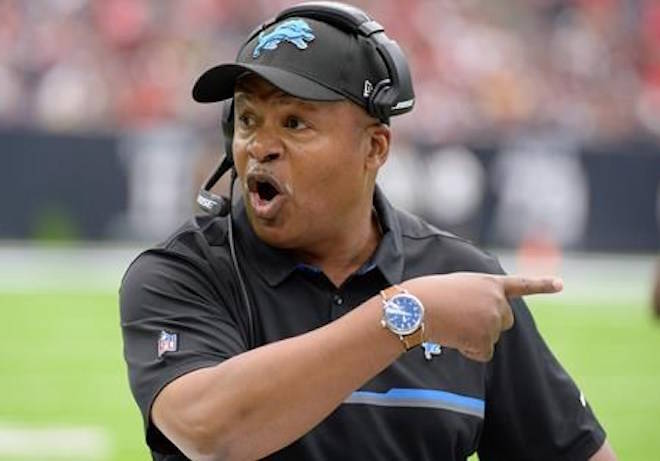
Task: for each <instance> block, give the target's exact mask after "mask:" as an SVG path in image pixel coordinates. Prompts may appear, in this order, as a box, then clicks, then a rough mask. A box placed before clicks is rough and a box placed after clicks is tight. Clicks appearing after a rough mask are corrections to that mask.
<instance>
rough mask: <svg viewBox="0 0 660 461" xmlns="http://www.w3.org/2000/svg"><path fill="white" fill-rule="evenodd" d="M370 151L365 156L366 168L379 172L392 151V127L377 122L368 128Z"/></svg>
mask: <svg viewBox="0 0 660 461" xmlns="http://www.w3.org/2000/svg"><path fill="white" fill-rule="evenodd" d="M366 131H367V138H368V143H369V144H368V152H367V156H366V157H365V168H366V169H367V170H373V172H374V173H375V172H377V171H378V170H379V169H380V167H381V166H383V165H384V164H385V162H386V161H387V157H388V155H389V153H390V127H389V126H387V125H386V124H384V123H380V122H376V123H374V124H373V125H370V126H368V127H367V128H366Z"/></svg>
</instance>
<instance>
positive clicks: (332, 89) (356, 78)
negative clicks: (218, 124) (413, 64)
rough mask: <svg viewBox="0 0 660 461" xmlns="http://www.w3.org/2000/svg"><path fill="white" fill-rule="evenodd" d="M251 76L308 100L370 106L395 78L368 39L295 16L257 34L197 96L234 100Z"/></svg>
mask: <svg viewBox="0 0 660 461" xmlns="http://www.w3.org/2000/svg"><path fill="white" fill-rule="evenodd" d="M250 72H251V73H254V74H257V75H259V76H260V77H262V78H264V79H265V80H267V81H268V82H270V83H271V84H273V85H274V86H276V87H278V88H279V89H281V90H282V91H284V92H285V93H288V94H291V95H293V96H296V97H299V98H302V99H311V100H319V101H339V100H344V99H348V100H350V101H353V102H354V103H356V104H358V105H359V106H362V107H365V108H366V107H367V101H368V97H369V94H370V93H371V91H372V90H373V88H374V86H375V85H376V84H377V83H378V82H380V81H382V80H385V79H387V78H389V77H388V71H387V67H386V65H385V63H384V61H383V59H382V57H381V56H380V55H379V53H378V50H377V49H376V45H375V44H374V43H373V42H372V41H371V40H369V39H368V38H366V37H364V36H362V35H360V34H357V33H351V32H347V31H345V30H343V29H339V28H337V27H335V26H333V25H330V24H328V23H325V22H321V21H318V20H315V19H311V18H307V17H305V18H302V17H300V18H299V17H289V18H286V19H284V20H282V21H279V22H276V23H274V24H272V25H270V26H269V27H267V28H266V29H264V30H263V31H261V32H260V33H258V34H256V35H254V36H253V37H252V38H251V39H250V40H249V41H248V42H247V43H246V44H245V45H244V46H243V47H242V48H241V50H240V51H239V53H238V56H237V58H236V62H233V63H225V64H220V65H218V66H215V67H213V68H211V69H209V70H207V71H206V72H205V73H204V74H202V76H201V77H199V79H198V80H197V82H196V83H195V86H194V87H193V98H194V99H195V100H196V101H198V102H203V103H209V102H218V101H223V100H225V99H229V98H232V97H233V96H234V87H235V84H236V81H237V80H238V79H239V78H240V77H241V76H243V75H245V74H246V73H250Z"/></svg>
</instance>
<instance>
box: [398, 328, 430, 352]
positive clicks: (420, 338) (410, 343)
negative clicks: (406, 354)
mask: <svg viewBox="0 0 660 461" xmlns="http://www.w3.org/2000/svg"><path fill="white" fill-rule="evenodd" d="M399 338H400V339H401V342H402V343H403V347H405V348H406V351H409V350H410V349H412V348H413V347H417V346H419V345H420V344H422V343H423V342H424V323H422V324H421V325H420V326H419V328H418V329H417V330H415V331H413V332H412V333H410V334H409V335H405V336H403V335H401V336H399Z"/></svg>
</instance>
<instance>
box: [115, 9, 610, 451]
mask: <svg viewBox="0 0 660 461" xmlns="http://www.w3.org/2000/svg"><path fill="white" fill-rule="evenodd" d="M193 95H194V97H195V99H196V100H198V101H200V102H215V101H222V100H228V102H227V103H225V104H226V106H225V110H224V114H225V115H224V119H223V126H224V130H225V136H226V139H227V146H226V148H227V157H226V158H225V160H224V161H223V163H222V164H221V166H220V167H219V169H218V170H217V171H216V172H215V173H214V175H213V176H212V177H211V179H210V180H209V183H207V186H206V187H205V189H206V190H203V191H202V193H201V194H200V197H199V199H198V201H199V203H200V205H202V206H203V207H205V208H206V209H208V210H210V211H212V213H211V214H207V215H205V216H200V217H195V218H194V219H192V220H191V221H190V222H188V223H187V224H185V225H184V226H183V227H182V228H180V229H179V230H178V231H176V232H175V233H174V234H173V235H172V236H171V237H170V238H168V239H167V241H165V242H163V243H162V244H160V245H158V246H157V247H155V248H152V249H150V250H148V251H146V252H144V253H142V254H141V255H140V256H139V257H138V258H137V259H136V260H135V261H134V262H133V263H132V264H131V266H130V267H129V269H128V271H127V273H126V275H125V277H124V279H123V281H122V287H121V291H120V303H121V324H122V331H123V338H124V353H125V358H126V361H127V364H128V370H129V379H130V385H131V389H132V391H133V394H134V396H135V399H136V401H137V403H138V405H139V407H140V409H141V411H142V414H143V417H144V424H145V428H146V439H147V443H148V445H149V447H150V449H151V450H152V454H153V457H154V459H155V460H170V461H171V460H185V459H200V460H224V459H227V460H235V459H238V460H245V459H257V458H268V459H286V460H307V459H316V460H335V459H337V460H340V459H341V460H344V459H355V460H416V461H419V460H437V459H442V460H465V459H466V458H467V457H469V456H470V455H471V454H472V453H474V452H478V453H479V457H480V459H481V460H482V461H485V460H508V461H511V460H587V459H591V460H596V461H606V460H614V459H615V456H614V454H613V452H612V450H611V448H610V447H609V445H608V443H607V442H606V440H605V433H604V431H603V429H602V428H601V426H600V425H599V423H598V422H597V420H596V418H595V417H594V415H593V413H592V411H591V409H590V407H589V405H588V403H587V401H586V400H585V398H584V396H583V395H582V393H581V392H580V390H579V389H578V388H577V387H576V385H575V384H574V382H573V381H572V380H571V378H570V377H569V376H568V374H567V373H566V372H565V371H564V370H563V368H562V367H561V365H560V364H559V363H558V362H557V360H556V359H555V358H554V356H553V355H552V353H551V352H550V351H549V349H548V347H547V346H546V345H545V343H544V341H543V339H542V338H541V336H540V335H539V333H538V331H537V329H536V327H535V325H534V321H533V319H532V316H531V314H530V312H529V310H528V309H527V307H526V305H525V303H524V302H523V301H522V299H521V296H524V295H528V294H534V293H553V292H556V291H559V290H560V289H561V281H559V280H556V279H553V278H524V277H516V276H507V275H503V272H502V269H501V268H500V266H499V264H498V263H497V261H496V260H495V259H494V258H493V257H491V256H490V255H488V254H487V253H485V252H483V251H481V250H479V249H477V248H475V247H474V246H473V245H472V244H471V243H469V242H467V241H465V240H463V239H461V238H459V237H456V236H454V235H451V234H449V233H446V232H442V231H440V230H438V229H436V228H434V227H432V226H430V225H428V224H427V223H425V222H424V221H422V220H421V219H419V218H417V217H415V216H412V215H410V214H407V213H405V212H402V211H400V210H397V209H395V208H393V207H392V205H390V203H389V202H388V200H387V198H386V197H385V195H384V193H383V191H381V190H380V189H379V188H378V186H377V185H376V176H377V173H378V170H379V169H380V167H381V166H382V165H383V164H384V163H385V161H386V160H387V157H388V153H389V147H390V136H391V133H390V127H389V120H390V117H392V116H397V115H400V114H403V113H405V112H409V111H410V110H411V109H412V107H413V105H414V93H413V89H412V83H411V81H410V73H409V70H408V67H407V64H406V61H405V57H404V56H403V54H402V53H401V50H400V49H399V47H398V46H397V45H396V43H395V42H393V41H391V40H390V39H388V38H387V36H386V35H385V34H384V32H383V30H382V27H380V26H379V25H378V24H377V23H376V22H374V21H372V20H370V19H369V18H368V17H367V16H366V15H365V14H364V13H363V12H362V11H360V10H358V9H356V8H353V7H349V6H347V5H343V4H337V3H328V2H317V3H314V4H306V5H301V6H297V7H293V8H290V9H287V10H285V11H284V12H282V13H281V14H280V15H279V16H278V17H277V18H276V19H275V20H274V21H270V22H268V23H266V24H264V25H263V26H262V27H261V28H259V29H258V30H257V31H256V32H255V33H253V34H252V36H251V37H250V38H249V39H248V40H247V42H246V43H245V44H244V45H243V47H242V48H241V50H240V52H239V54H238V57H237V60H236V62H235V63H231V64H223V65H220V66H217V67H214V68H212V69H210V70H209V71H207V72H206V73H205V74H204V75H202V76H201V77H200V79H199V80H198V81H197V83H196V85H195V88H194V90H193ZM229 169H231V170H232V184H233V179H238V184H239V186H238V188H239V190H240V191H241V193H242V194H241V195H242V197H241V199H239V200H236V201H235V202H236V203H234V204H233V206H230V203H232V200H231V197H230V200H229V201H223V200H221V199H219V198H217V197H215V196H213V195H212V194H210V192H208V189H210V187H211V185H212V183H214V182H215V181H216V180H217V179H218V177H219V176H221V175H222V174H223V173H224V172H225V171H227V170H229ZM232 189H233V186H232Z"/></svg>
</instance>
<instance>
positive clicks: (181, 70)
mask: <svg viewBox="0 0 660 461" xmlns="http://www.w3.org/2000/svg"><path fill="white" fill-rule="evenodd" d="M293 3H297V2H296V1H293V0H185V1H176V0H0V126H5V127H7V126H9V127H15V126H28V127H37V128H38V129H44V130H48V131H64V132H76V133H78V132H83V133H85V132H107V131H110V132H116V131H122V130H135V129H137V130H140V129H148V128H150V127H155V126H156V127H157V126H162V125H167V124H169V123H178V124H185V125H190V126H192V127H197V128H202V129H204V128H209V129H212V128H214V126H216V125H217V116H218V114H219V108H218V107H213V105H211V106H200V105H198V104H196V103H194V102H193V101H192V100H191V97H190V90H191V87H192V83H193V82H194V79H195V78H196V77H197V76H198V75H199V74H200V73H201V72H202V71H203V70H205V69H206V68H208V67H210V66H212V65H214V64H216V63H219V62H221V61H227V60H232V59H233V58H234V56H235V53H236V51H237V49H238V47H239V46H240V44H241V43H242V40H243V39H244V38H245V36H246V34H247V33H249V31H251V30H252V29H253V28H254V27H255V26H256V25H258V24H260V23H261V22H262V21H263V20H264V19H265V18H268V17H271V16H273V15H274V14H275V13H276V12H277V11H279V10H280V9H281V8H283V7H285V6H287V5H290V4H293ZM353 3H355V4H356V5H358V6H361V7H364V8H365V9H366V10H367V11H369V12H370V13H371V14H372V15H373V16H374V17H375V19H377V20H378V21H379V22H381V23H382V24H383V25H384V26H385V28H386V30H387V32H388V35H389V36H390V37H393V38H395V39H396V40H397V41H398V42H399V44H400V45H401V46H402V48H403V49H404V51H405V52H406V54H407V56H408V57H409V61H410V67H411V69H412V73H413V79H414V82H415V90H416V95H417V107H416V109H415V111H414V112H413V113H412V115H408V116H405V117H401V118H400V120H399V121H397V122H395V123H396V126H397V127H398V131H397V136H399V137H400V138H399V139H400V140H401V139H403V140H404V141H405V140H406V139H410V140H412V139H414V140H415V141H416V142H429V143H436V142H442V143H445V142H466V141H475V140H476V141H479V140H488V139H493V138H495V137H499V136H502V135H508V134H516V133H517V132H520V131H525V130H534V129H551V130H561V131H563V132H567V133H570V134H572V135H574V136H575V137H577V138H578V139H580V141H581V142H584V143H599V142H612V141H617V140H621V139H630V138H631V137H635V136H639V135H645V136H648V135H651V136H656V137H660V2H658V1H656V0H498V1H490V0H460V1H458V0H405V1H403V0H359V1H358V0H355V1H354V2H353Z"/></svg>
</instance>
